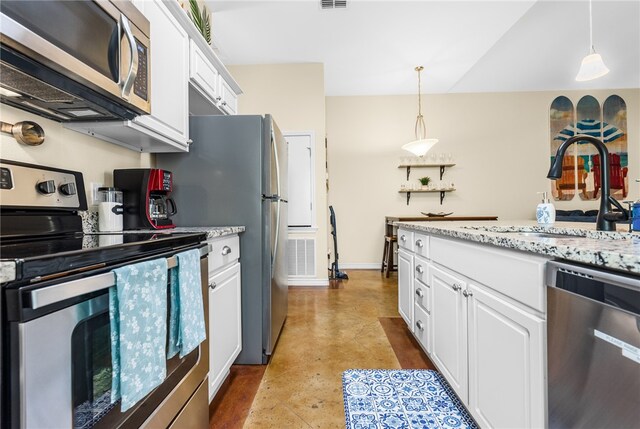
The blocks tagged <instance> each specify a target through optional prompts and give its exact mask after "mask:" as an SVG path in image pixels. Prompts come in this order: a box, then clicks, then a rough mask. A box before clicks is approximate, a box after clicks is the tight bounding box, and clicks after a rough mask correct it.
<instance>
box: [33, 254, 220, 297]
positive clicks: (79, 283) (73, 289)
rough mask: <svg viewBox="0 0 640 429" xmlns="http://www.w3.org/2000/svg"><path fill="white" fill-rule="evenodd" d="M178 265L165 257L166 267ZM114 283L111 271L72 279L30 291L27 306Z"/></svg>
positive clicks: (105, 287) (91, 291)
mask: <svg viewBox="0 0 640 429" xmlns="http://www.w3.org/2000/svg"><path fill="white" fill-rule="evenodd" d="M199 250H200V257H202V256H205V255H207V254H209V252H210V251H211V250H212V246H211V244H207V245H206V246H202V247H200V248H199ZM177 265H178V258H177V257H176V256H171V257H169V258H167V266H168V268H174V267H176V266H177ZM115 284H116V276H115V274H113V272H108V273H104V274H99V275H97V276H93V277H87V278H84V279H79V280H73V281H70V282H67V283H61V284H57V285H53V286H48V287H45V288H42V289H37V290H33V291H31V292H30V297H31V305H28V306H27V308H31V309H33V310H37V309H38V308H42V307H45V306H47V305H51V304H55V303H56V302H61V301H64V300H67V299H70V298H75V297H77V296H81V295H86V294H89V293H93V292H97V291H99V290H103V289H108V288H110V287H112V286H115Z"/></svg>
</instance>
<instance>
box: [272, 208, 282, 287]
mask: <svg viewBox="0 0 640 429" xmlns="http://www.w3.org/2000/svg"><path fill="white" fill-rule="evenodd" d="M276 204H278V208H277V209H276V231H275V232H276V239H275V241H274V243H273V252H271V255H272V256H271V278H273V275H274V273H275V263H276V257H277V256H278V235H279V234H280V206H281V204H280V202H279V201H278V202H276Z"/></svg>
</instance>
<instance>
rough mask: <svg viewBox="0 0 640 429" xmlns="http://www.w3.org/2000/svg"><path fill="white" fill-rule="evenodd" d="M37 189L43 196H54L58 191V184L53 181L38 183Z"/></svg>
mask: <svg viewBox="0 0 640 429" xmlns="http://www.w3.org/2000/svg"><path fill="white" fill-rule="evenodd" d="M36 189H37V190H38V192H40V193H41V194H45V195H49V194H53V193H54V192H55V191H56V182H54V181H53V180H45V181H42V182H38V184H37V185H36Z"/></svg>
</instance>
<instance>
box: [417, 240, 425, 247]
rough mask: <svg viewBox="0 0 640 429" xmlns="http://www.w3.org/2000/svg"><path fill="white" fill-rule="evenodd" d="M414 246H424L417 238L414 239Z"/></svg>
mask: <svg viewBox="0 0 640 429" xmlns="http://www.w3.org/2000/svg"><path fill="white" fill-rule="evenodd" d="M416 246H418V247H422V246H424V244H423V243H422V239H417V240H416Z"/></svg>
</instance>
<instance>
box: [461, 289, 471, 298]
mask: <svg viewBox="0 0 640 429" xmlns="http://www.w3.org/2000/svg"><path fill="white" fill-rule="evenodd" d="M462 294H463V295H464V297H465V298H469V297H470V296H473V293H472V292H468V291H467V290H466V289H465V290H463V291H462Z"/></svg>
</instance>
